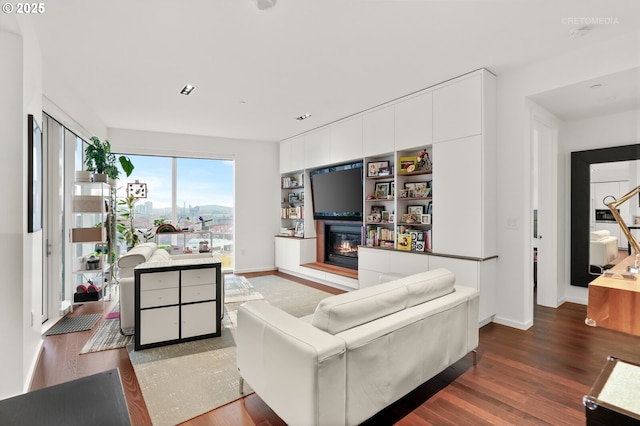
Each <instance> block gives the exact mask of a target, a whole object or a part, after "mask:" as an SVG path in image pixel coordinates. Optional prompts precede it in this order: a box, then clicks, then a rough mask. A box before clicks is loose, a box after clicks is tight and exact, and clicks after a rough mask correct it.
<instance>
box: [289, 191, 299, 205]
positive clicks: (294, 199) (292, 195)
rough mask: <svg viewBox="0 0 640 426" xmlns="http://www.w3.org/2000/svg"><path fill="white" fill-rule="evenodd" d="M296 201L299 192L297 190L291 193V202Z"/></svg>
mask: <svg viewBox="0 0 640 426" xmlns="http://www.w3.org/2000/svg"><path fill="white" fill-rule="evenodd" d="M295 201H298V194H296V193H295V192H291V193H289V202H290V203H293V202H295Z"/></svg>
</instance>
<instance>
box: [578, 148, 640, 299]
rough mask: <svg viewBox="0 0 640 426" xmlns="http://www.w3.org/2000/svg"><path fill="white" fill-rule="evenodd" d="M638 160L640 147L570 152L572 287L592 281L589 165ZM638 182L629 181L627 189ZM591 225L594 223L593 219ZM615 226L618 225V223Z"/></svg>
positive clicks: (636, 205) (584, 285) (590, 166)
mask: <svg viewBox="0 0 640 426" xmlns="http://www.w3.org/2000/svg"><path fill="white" fill-rule="evenodd" d="M637 159H640V144H634V145H624V146H617V147H612V148H601V149H592V150H588V151H576V152H572V153H571V285H575V286H580V287H588V286H589V282H591V281H592V280H593V279H594V276H593V274H592V272H591V271H590V260H589V256H590V251H589V245H590V240H589V239H590V232H591V230H592V229H591V224H592V218H591V213H590V212H591V210H592V206H591V200H592V198H591V169H592V166H595V165H599V164H604V163H615V162H620V161H632V160H637ZM639 183H640V182H637V183H636V182H635V181H634V182H629V189H631V188H634V187H635V186H636V185H637V184H639ZM607 195H609V194H607ZM619 195H624V194H619ZM603 198H604V197H603ZM595 201H597V200H596V199H595V197H594V206H593V207H595ZM600 201H602V200H600ZM632 202H633V201H632V200H629V201H628V203H632ZM634 206H635V208H638V202H635V204H634ZM594 210H595V209H594ZM594 215H595V211H594ZM627 219H629V221H627ZM624 220H625V221H627V225H630V224H631V223H632V222H631V218H630V217H624ZM593 222H594V223H595V218H594V219H593ZM615 225H616V226H617V223H616V224H615ZM618 229H620V228H619V227H618Z"/></svg>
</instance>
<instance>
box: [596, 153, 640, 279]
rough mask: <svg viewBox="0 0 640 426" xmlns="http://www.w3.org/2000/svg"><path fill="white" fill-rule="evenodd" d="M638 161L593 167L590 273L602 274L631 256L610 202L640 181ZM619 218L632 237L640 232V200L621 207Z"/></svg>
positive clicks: (630, 201) (617, 162)
mask: <svg viewBox="0 0 640 426" xmlns="http://www.w3.org/2000/svg"><path fill="white" fill-rule="evenodd" d="M638 163H639V160H634V161H616V162H612V163H598V164H592V165H591V191H590V192H591V204H590V209H589V215H590V217H589V223H590V226H589V272H590V273H591V274H593V275H601V274H602V273H603V272H604V270H606V269H610V268H611V267H612V266H613V265H616V264H618V263H620V262H621V261H622V260H623V259H624V258H626V257H627V256H629V242H628V240H627V237H626V235H625V234H624V232H623V231H622V230H621V229H620V225H619V224H618V222H616V219H615V217H614V216H613V214H612V213H611V209H609V206H608V205H607V203H609V202H611V201H614V200H616V199H618V200H619V199H620V197H622V196H623V195H625V194H627V193H628V192H629V191H630V190H632V189H633V188H635V187H636V186H637V183H638V182H640V179H639V175H638V167H639V164H638ZM617 210H618V213H619V214H620V217H622V219H623V220H624V222H625V223H626V224H627V226H628V228H629V230H630V231H631V233H632V234H634V235H637V232H636V230H637V229H640V226H639V223H636V222H640V220H636V219H635V218H640V216H639V214H640V206H639V203H638V197H636V198H634V199H629V200H627V201H626V202H624V203H623V204H621V205H620V206H619V207H618V209H617Z"/></svg>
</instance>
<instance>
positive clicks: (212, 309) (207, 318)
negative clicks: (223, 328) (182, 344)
mask: <svg viewBox="0 0 640 426" xmlns="http://www.w3.org/2000/svg"><path fill="white" fill-rule="evenodd" d="M216 317H217V311H216V302H205V303H194V304H192V305H183V306H182V335H181V336H180V337H181V338H182V339H186V338H189V337H195V336H202V335H205V334H212V333H215V332H216V331H217V330H216Z"/></svg>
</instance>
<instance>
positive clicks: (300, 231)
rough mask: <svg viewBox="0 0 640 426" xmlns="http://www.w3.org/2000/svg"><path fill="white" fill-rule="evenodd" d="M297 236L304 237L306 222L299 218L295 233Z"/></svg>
mask: <svg viewBox="0 0 640 426" xmlns="http://www.w3.org/2000/svg"><path fill="white" fill-rule="evenodd" d="M293 235H294V236H295V237H299V238H304V222H303V221H301V220H299V221H297V222H296V227H295V232H294V234H293Z"/></svg>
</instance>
